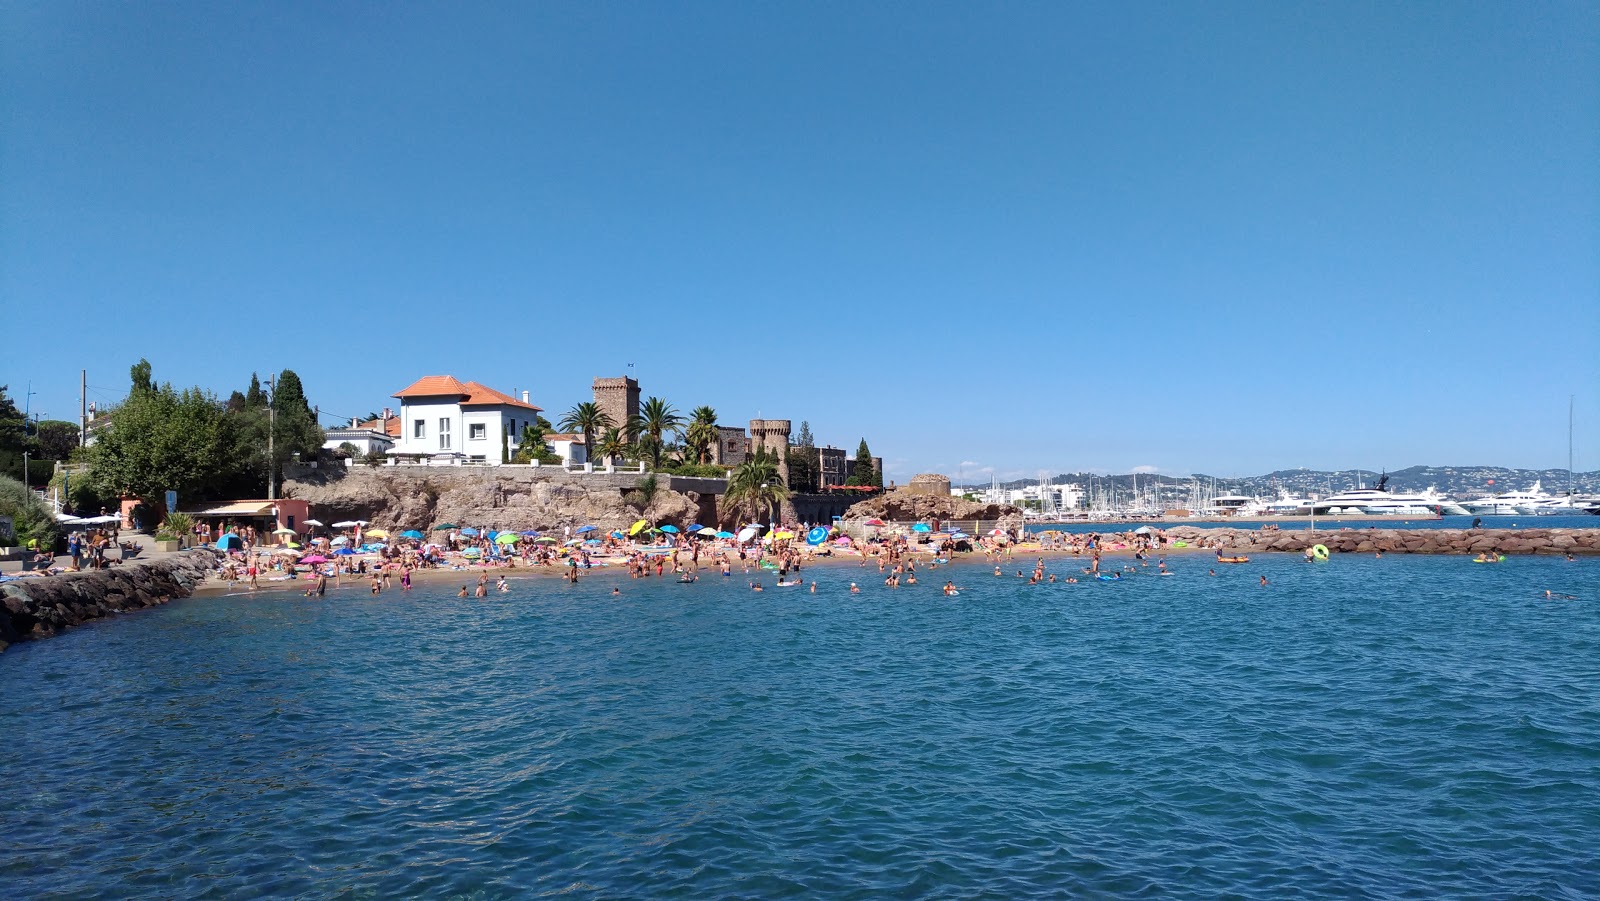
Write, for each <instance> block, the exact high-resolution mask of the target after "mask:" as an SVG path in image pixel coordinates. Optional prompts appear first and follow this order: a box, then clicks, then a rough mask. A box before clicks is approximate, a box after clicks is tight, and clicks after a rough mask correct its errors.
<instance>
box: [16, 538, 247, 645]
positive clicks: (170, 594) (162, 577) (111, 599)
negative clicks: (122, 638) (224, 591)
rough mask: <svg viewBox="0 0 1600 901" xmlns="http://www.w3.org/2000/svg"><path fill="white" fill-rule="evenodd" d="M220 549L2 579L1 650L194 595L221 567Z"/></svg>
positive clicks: (200, 550) (193, 551)
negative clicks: (103, 618) (82, 570)
mask: <svg viewBox="0 0 1600 901" xmlns="http://www.w3.org/2000/svg"><path fill="white" fill-rule="evenodd" d="M218 557H219V554H218V553H217V552H216V551H212V550H209V549H197V550H192V551H184V552H183V553H179V554H171V555H169V556H166V557H162V558H159V559H156V560H150V561H148V562H142V563H129V564H127V565H125V566H113V567H111V568H109V569H100V570H90V571H87V572H78V573H62V574H60V575H55V576H42V577H40V578H37V579H22V580H18V581H16V582H7V583H5V584H4V585H0V651H3V650H5V649H6V647H7V646H9V645H12V644H15V643H17V642H19V641H27V640H29V639H36V638H50V637H52V636H55V635H58V634H60V633H61V632H62V631H64V630H66V629H69V628H71V627H73V626H76V625H79V624H81V623H85V622H88V621H89V620H92V619H99V618H100V617H103V616H109V615H111V614H113V613H127V612H129V611H132V610H139V609H142V608H145V607H154V606H157V605H159V604H165V603H166V602H167V601H169V600H171V599H173V598H183V597H188V596H189V595H190V594H192V593H193V592H194V589H195V587H196V586H197V585H199V584H200V583H201V582H203V581H205V579H206V576H207V575H209V574H210V573H211V571H212V570H213V569H215V568H216V565H217V560H218Z"/></svg>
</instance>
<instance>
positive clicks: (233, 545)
mask: <svg viewBox="0 0 1600 901" xmlns="http://www.w3.org/2000/svg"><path fill="white" fill-rule="evenodd" d="M242 547H244V540H243V539H241V538H240V537H239V536H238V535H235V534H233V533H232V532H229V533H228V534H226V535H224V536H222V537H221V538H218V539H217V550H219V551H236V550H239V549H240V548H242Z"/></svg>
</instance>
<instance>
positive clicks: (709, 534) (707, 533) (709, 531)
mask: <svg viewBox="0 0 1600 901" xmlns="http://www.w3.org/2000/svg"><path fill="white" fill-rule="evenodd" d="M695 534H696V535H699V536H700V537H702V538H715V537H717V530H716V529H713V528H711V527H710V526H706V527H705V528H703V529H701V530H700V531H698V532H696V533H695Z"/></svg>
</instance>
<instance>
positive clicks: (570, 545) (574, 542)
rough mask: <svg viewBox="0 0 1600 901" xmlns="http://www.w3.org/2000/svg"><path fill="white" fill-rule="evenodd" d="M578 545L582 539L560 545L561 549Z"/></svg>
mask: <svg viewBox="0 0 1600 901" xmlns="http://www.w3.org/2000/svg"><path fill="white" fill-rule="evenodd" d="M580 544H583V539H582V538H574V539H572V540H571V541H569V542H567V543H566V544H564V545H562V547H577V546H578V545H580Z"/></svg>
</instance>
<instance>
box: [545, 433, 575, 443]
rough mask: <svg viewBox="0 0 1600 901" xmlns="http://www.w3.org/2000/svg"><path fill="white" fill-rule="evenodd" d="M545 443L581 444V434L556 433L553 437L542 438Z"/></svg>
mask: <svg viewBox="0 0 1600 901" xmlns="http://www.w3.org/2000/svg"><path fill="white" fill-rule="evenodd" d="M544 440H546V441H571V442H572V443H573V444H582V443H583V433H582V432H557V433H556V434H554V435H546V436H544Z"/></svg>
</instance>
